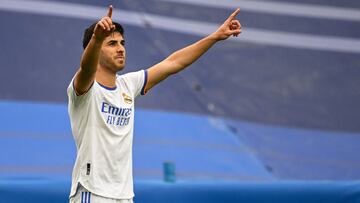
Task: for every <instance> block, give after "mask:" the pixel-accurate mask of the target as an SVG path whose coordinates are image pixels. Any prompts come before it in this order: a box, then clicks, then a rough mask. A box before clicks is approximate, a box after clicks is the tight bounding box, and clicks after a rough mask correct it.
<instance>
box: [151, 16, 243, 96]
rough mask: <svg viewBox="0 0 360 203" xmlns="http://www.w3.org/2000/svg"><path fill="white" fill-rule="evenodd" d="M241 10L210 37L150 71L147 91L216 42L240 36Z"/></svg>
mask: <svg viewBox="0 0 360 203" xmlns="http://www.w3.org/2000/svg"><path fill="white" fill-rule="evenodd" d="M239 12H240V9H236V11H235V12H234V13H232V14H231V15H230V16H229V18H228V19H227V20H226V21H225V22H224V23H223V24H222V25H221V26H220V27H219V28H218V30H216V31H215V32H214V33H212V34H210V35H209V36H207V37H205V38H203V39H201V40H199V41H197V42H196V43H194V44H191V45H189V46H187V47H185V48H183V49H180V50H178V51H176V52H174V53H173V54H171V55H170V56H169V57H167V58H166V59H165V60H163V61H161V62H160V63H158V64H155V65H154V66H152V67H150V68H149V69H148V82H147V85H146V90H149V89H151V88H152V87H153V86H155V85H156V84H158V83H159V82H161V81H162V80H164V79H165V78H167V77H168V76H170V75H172V74H175V73H177V72H179V71H181V70H183V69H185V68H186V67H188V66H189V65H190V64H192V63H193V62H195V61H196V60H197V59H198V58H200V57H201V56H202V55H203V54H204V53H205V52H206V51H207V50H209V49H210V48H211V47H212V46H213V45H214V44H215V43H216V42H218V41H220V40H225V39H227V38H229V37H230V36H231V35H233V36H238V35H239V34H240V33H241V24H240V22H239V21H238V20H236V19H235V17H236V15H237V14H238V13H239Z"/></svg>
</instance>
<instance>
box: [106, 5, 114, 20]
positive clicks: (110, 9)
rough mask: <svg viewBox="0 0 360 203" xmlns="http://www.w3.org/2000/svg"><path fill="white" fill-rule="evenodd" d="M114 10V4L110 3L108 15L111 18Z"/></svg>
mask: <svg viewBox="0 0 360 203" xmlns="http://www.w3.org/2000/svg"><path fill="white" fill-rule="evenodd" d="M112 10H113V6H112V5H110V6H109V10H108V13H107V17H109V18H111V16H112Z"/></svg>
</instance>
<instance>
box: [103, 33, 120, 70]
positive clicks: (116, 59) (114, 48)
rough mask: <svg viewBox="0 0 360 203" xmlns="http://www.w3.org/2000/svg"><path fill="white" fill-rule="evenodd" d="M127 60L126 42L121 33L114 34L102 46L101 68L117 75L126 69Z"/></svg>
mask: <svg viewBox="0 0 360 203" xmlns="http://www.w3.org/2000/svg"><path fill="white" fill-rule="evenodd" d="M125 59H126V52H125V40H124V38H123V36H122V35H121V34H120V33H119V32H113V33H112V34H111V35H110V36H108V37H106V38H105V40H104V42H103V44H102V47H101V51H100V56H99V63H100V65H101V67H103V68H106V69H109V70H110V71H112V72H115V73H116V72H118V71H120V70H122V69H124V67H125Z"/></svg>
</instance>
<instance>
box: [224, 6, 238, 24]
mask: <svg viewBox="0 0 360 203" xmlns="http://www.w3.org/2000/svg"><path fill="white" fill-rule="evenodd" d="M239 12H240V8H237V9H236V10H235V11H234V12H233V13H232V14H231V15H230V16H229V18H228V19H227V20H228V21H231V20H233V19H234V18H235V17H236V16H237V14H238V13H239Z"/></svg>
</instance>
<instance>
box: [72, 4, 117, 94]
mask: <svg viewBox="0 0 360 203" xmlns="http://www.w3.org/2000/svg"><path fill="white" fill-rule="evenodd" d="M111 15H112V6H109V10H108V13H107V15H106V16H105V17H103V18H102V19H101V20H100V21H99V22H98V23H97V24H96V26H95V28H94V34H93V36H92V37H91V40H90V42H89V44H88V45H87V47H86V48H85V50H84V52H83V55H82V57H81V62H80V68H79V70H78V71H77V72H76V76H75V79H74V87H75V91H76V93H77V94H78V95H82V94H85V93H86V92H87V91H88V90H89V89H90V87H91V85H92V83H93V82H94V80H95V73H96V70H97V65H98V62H99V53H100V49H101V46H102V43H103V41H104V39H105V38H106V37H107V36H109V35H110V34H111V32H112V30H113V29H114V25H113V24H112V20H111Z"/></svg>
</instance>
